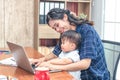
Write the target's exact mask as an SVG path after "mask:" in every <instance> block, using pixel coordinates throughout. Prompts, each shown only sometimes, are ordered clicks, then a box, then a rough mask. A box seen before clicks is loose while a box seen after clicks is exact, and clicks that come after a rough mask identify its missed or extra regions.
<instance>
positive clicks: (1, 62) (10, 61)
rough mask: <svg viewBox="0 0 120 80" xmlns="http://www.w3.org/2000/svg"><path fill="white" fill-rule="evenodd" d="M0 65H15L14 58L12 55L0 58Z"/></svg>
mask: <svg viewBox="0 0 120 80" xmlns="http://www.w3.org/2000/svg"><path fill="white" fill-rule="evenodd" d="M0 65H10V66H17V64H16V62H15V59H14V58H13V57H10V58H6V59H3V60H0Z"/></svg>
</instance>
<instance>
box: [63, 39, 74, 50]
mask: <svg viewBox="0 0 120 80" xmlns="http://www.w3.org/2000/svg"><path fill="white" fill-rule="evenodd" d="M61 42H62V43H61V50H62V51H63V52H70V51H73V50H75V49H76V45H75V44H74V43H72V42H70V41H69V40H62V41H61Z"/></svg>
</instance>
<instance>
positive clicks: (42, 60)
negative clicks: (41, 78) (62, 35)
mask: <svg viewBox="0 0 120 80" xmlns="http://www.w3.org/2000/svg"><path fill="white" fill-rule="evenodd" d="M53 58H57V56H56V55H55V54H53V53H50V54H48V55H47V56H44V57H42V58H39V59H33V60H32V61H31V63H32V64H35V66H38V65H40V64H41V63H42V62H44V61H48V60H50V59H53Z"/></svg>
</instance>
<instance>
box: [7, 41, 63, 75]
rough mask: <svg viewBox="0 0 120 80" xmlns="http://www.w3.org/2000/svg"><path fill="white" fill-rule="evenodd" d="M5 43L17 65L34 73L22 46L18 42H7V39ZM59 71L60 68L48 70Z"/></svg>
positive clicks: (33, 66)
mask: <svg viewBox="0 0 120 80" xmlns="http://www.w3.org/2000/svg"><path fill="white" fill-rule="evenodd" d="M7 45H8V47H9V49H10V51H11V53H12V54H13V57H14V59H15V61H16V64H17V66H18V67H20V68H22V69H24V70H26V71H28V72H30V73H32V74H34V73H35V65H31V64H30V61H29V59H28V57H27V55H26V52H25V50H24V48H23V47H22V46H20V45H18V44H15V43H12V42H8V41H7ZM59 71H61V70H50V72H59Z"/></svg>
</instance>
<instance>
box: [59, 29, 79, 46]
mask: <svg viewBox="0 0 120 80" xmlns="http://www.w3.org/2000/svg"><path fill="white" fill-rule="evenodd" d="M60 39H61V40H68V41H70V42H72V43H75V45H76V48H78V47H79V46H80V43H81V35H80V34H79V33H77V32H76V31H74V30H68V31H66V32H64V33H62V34H61V37H60Z"/></svg>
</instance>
